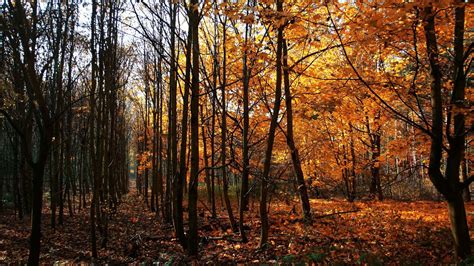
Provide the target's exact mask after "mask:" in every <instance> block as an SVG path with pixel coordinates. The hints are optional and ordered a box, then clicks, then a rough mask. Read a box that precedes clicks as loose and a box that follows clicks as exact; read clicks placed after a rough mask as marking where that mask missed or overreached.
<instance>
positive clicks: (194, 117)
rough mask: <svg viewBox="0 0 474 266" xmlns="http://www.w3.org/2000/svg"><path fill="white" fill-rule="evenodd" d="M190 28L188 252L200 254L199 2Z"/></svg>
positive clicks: (193, 6)
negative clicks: (198, 205) (198, 204)
mask: <svg viewBox="0 0 474 266" xmlns="http://www.w3.org/2000/svg"><path fill="white" fill-rule="evenodd" d="M189 30H190V31H192V33H191V35H192V37H191V38H192V48H193V49H192V81H191V82H192V83H191V170H190V180H189V193H188V206H189V207H188V208H189V234H188V240H189V244H188V254H189V255H190V256H196V255H197V254H198V246H199V234H198V217H197V199H198V176H199V131H198V130H199V35H198V33H199V2H198V1H197V0H192V1H191V8H190V12H189Z"/></svg>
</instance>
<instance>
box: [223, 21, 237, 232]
mask: <svg viewBox="0 0 474 266" xmlns="http://www.w3.org/2000/svg"><path fill="white" fill-rule="evenodd" d="M226 22H227V18H225V19H224V23H223V29H222V31H223V35H222V38H223V40H222V42H223V43H222V46H223V59H222V66H223V68H222V84H221V97H222V117H221V164H222V169H221V170H222V186H223V194H224V202H225V206H226V209H227V214H228V216H229V220H230V226H231V228H232V231H234V232H237V231H238V228H237V223H236V222H235V219H234V214H233V213H232V205H231V204H230V199H229V183H228V180H227V166H226V164H227V157H226V155H227V154H226V152H227V151H226V141H227V134H226V133H227V107H226V104H227V103H226V98H225V97H226V91H225V90H226V87H227V72H226V71H227V65H226V63H227V49H226V41H227V40H226V38H227V29H226V26H227V25H226V24H227V23H226Z"/></svg>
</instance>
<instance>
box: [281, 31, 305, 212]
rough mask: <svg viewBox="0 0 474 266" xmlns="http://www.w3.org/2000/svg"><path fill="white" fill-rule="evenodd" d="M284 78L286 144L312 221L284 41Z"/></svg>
mask: <svg viewBox="0 0 474 266" xmlns="http://www.w3.org/2000/svg"><path fill="white" fill-rule="evenodd" d="M283 78H284V87H285V101H286V128H287V130H286V143H287V145H288V148H289V149H290V153H291V161H292V163H293V170H294V174H295V177H296V183H297V185H298V194H299V196H300V200H301V207H302V209H303V215H304V219H305V220H311V207H310V204H309V198H308V190H307V188H306V183H305V181H304V174H303V170H302V169H301V160H300V155H299V153H298V148H296V145H295V140H294V135H293V108H292V104H291V100H292V95H291V90H290V73H289V69H288V47H287V44H286V40H283Z"/></svg>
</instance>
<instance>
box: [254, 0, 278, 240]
mask: <svg viewBox="0 0 474 266" xmlns="http://www.w3.org/2000/svg"><path fill="white" fill-rule="evenodd" d="M276 8H277V12H282V11H283V2H282V0H277V2H276ZM277 35H278V36H277V50H276V89H275V103H274V106H273V113H272V118H271V122H270V129H269V132H268V140H267V147H266V150H265V161H264V164H263V174H262V183H261V188H260V207H259V209H260V222H261V229H260V243H259V247H260V248H263V247H264V246H265V245H266V244H267V241H268V230H269V223H268V210H267V197H268V186H269V182H268V181H269V177H270V166H271V163H272V152H273V143H274V141H275V131H276V128H277V124H278V115H279V113H280V104H281V95H282V91H281V86H282V84H281V82H282V51H283V25H281V26H280V27H279V28H278V33H277Z"/></svg>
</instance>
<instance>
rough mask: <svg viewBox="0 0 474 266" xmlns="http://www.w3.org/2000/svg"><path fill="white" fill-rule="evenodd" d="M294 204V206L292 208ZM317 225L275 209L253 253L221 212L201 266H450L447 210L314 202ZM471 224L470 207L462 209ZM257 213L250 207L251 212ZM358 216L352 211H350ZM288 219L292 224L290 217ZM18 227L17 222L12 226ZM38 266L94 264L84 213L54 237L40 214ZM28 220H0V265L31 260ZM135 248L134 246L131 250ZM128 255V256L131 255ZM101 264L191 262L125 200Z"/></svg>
mask: <svg viewBox="0 0 474 266" xmlns="http://www.w3.org/2000/svg"><path fill="white" fill-rule="evenodd" d="M294 204H297V203H296V202H295V203H294ZM311 207H312V209H313V212H314V217H318V216H321V218H316V219H314V220H313V221H312V222H311V223H305V222H304V221H303V220H299V219H298V215H294V214H293V213H292V212H291V210H292V209H293V205H292V204H285V203H280V202H278V203H274V205H272V209H273V210H272V211H271V215H270V217H271V220H270V222H271V227H270V238H269V244H268V246H267V247H266V248H265V249H258V247H257V243H258V239H259V233H260V224H259V221H258V220H259V219H258V215H257V213H256V212H249V213H248V214H247V215H246V217H247V218H248V220H247V222H246V224H245V226H246V228H247V229H248V231H247V235H248V238H249V240H250V241H249V242H247V243H242V242H240V241H239V234H238V233H234V232H232V231H231V230H229V228H230V227H229V225H228V224H227V223H228V222H227V219H226V216H225V211H224V209H221V213H219V218H218V219H213V218H211V217H209V216H207V215H208V214H205V215H204V217H202V218H201V220H200V228H201V229H200V234H201V236H202V237H203V238H202V241H201V243H200V250H201V256H200V258H199V260H198V261H197V262H198V263H216V262H222V263H226V262H227V263H230V262H232V263H249V262H251V263H297V262H307V263H349V264H355V263H361V264H377V263H379V264H380V263H389V262H394V261H397V262H399V263H402V264H403V263H411V264H413V263H419V264H439V263H452V262H454V260H453V257H454V256H453V252H452V247H451V236H450V232H449V228H448V226H449V221H448V217H447V214H446V210H445V206H444V203H438V202H396V201H385V202H356V203H348V202H346V201H341V200H320V199H317V200H314V199H313V200H311ZM466 208H467V213H468V216H469V222H470V224H472V217H473V215H474V205H473V204H472V203H468V204H467V205H466ZM255 209H257V208H253V209H252V208H251V210H254V211H255ZM352 210H357V211H352ZM292 216H293V217H292ZM12 220H15V223H12V222H11V221H12ZM44 221H45V224H44V225H43V235H44V239H43V247H42V257H41V261H42V262H43V263H53V262H61V263H62V262H69V263H79V262H88V263H89V262H91V259H90V252H89V250H90V247H89V224H88V210H82V211H80V212H79V213H78V214H77V215H76V216H74V217H66V219H65V223H64V225H62V226H58V227H57V229H56V230H53V229H51V228H50V226H49V224H48V222H47V221H49V220H48V214H46V213H45V214H44ZM28 229H29V228H28V221H27V219H24V220H23V221H17V220H16V218H13V216H12V215H10V214H3V215H1V216H0V262H1V263H16V262H25V261H26V258H27V255H28V232H29V230H28ZM131 243H136V245H135V244H134V245H130V244H131ZM132 255H133V256H132ZM99 257H100V259H99V262H101V263H106V262H108V263H135V262H147V263H151V262H163V263H181V262H184V263H186V262H189V261H188V260H187V257H186V255H185V252H184V251H183V250H182V248H181V247H180V245H179V243H178V241H177V239H176V238H174V235H173V229H172V226H171V225H166V224H163V223H162V222H161V221H160V220H159V219H158V218H157V217H156V214H155V213H151V212H148V211H146V208H145V206H144V204H143V203H142V201H141V199H139V198H137V197H136V195H132V194H129V195H127V196H126V197H125V199H124V202H123V203H122V205H121V206H120V208H119V210H118V213H117V214H116V215H115V216H114V217H113V218H112V219H111V220H110V225H109V243H108V247H107V248H105V249H100V251H99Z"/></svg>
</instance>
